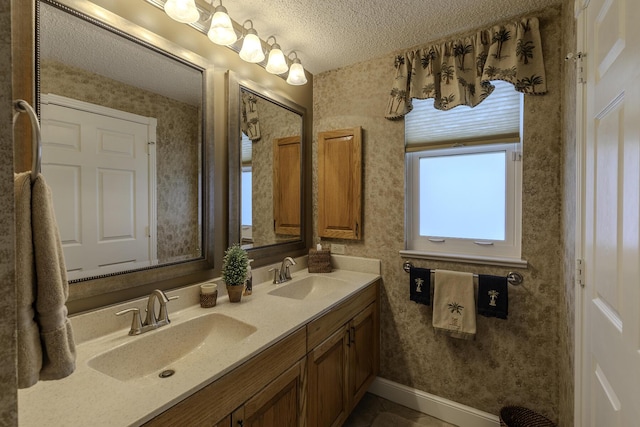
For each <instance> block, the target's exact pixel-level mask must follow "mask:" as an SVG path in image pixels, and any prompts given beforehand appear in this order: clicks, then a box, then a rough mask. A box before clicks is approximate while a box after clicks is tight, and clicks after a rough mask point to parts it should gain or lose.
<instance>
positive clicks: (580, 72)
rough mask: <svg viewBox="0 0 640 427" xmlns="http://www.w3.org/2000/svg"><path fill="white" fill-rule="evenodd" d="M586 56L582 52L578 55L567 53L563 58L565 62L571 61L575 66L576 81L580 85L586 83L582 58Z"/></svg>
mask: <svg viewBox="0 0 640 427" xmlns="http://www.w3.org/2000/svg"><path fill="white" fill-rule="evenodd" d="M585 56H587V54H586V53H584V52H578V53H573V52H571V53H569V54H568V55H567V56H565V57H564V60H565V61H573V62H575V64H576V79H577V80H578V83H580V84H585V83H586V82H587V77H586V75H585V69H584V57H585Z"/></svg>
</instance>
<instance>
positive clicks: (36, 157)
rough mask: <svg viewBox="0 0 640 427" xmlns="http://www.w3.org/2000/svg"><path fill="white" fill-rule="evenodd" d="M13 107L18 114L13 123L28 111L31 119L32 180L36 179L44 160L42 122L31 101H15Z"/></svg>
mask: <svg viewBox="0 0 640 427" xmlns="http://www.w3.org/2000/svg"><path fill="white" fill-rule="evenodd" d="M13 108H14V110H15V111H16V114H15V115H14V116H13V124H14V125H15V123H16V120H17V119H18V114H20V113H27V115H28V116H29V119H30V120H31V133H32V138H31V156H32V159H31V182H33V181H35V180H36V178H37V177H38V173H40V162H41V160H42V136H41V134H40V122H39V121H38V116H37V114H36V112H35V111H34V109H33V108H32V107H31V105H29V103H28V102H27V101H25V100H23V99H18V100H16V101H14V102H13Z"/></svg>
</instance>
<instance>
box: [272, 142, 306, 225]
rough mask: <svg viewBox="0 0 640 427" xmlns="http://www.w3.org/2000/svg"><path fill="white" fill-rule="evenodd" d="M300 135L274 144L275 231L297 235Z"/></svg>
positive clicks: (300, 159)
mask: <svg viewBox="0 0 640 427" xmlns="http://www.w3.org/2000/svg"><path fill="white" fill-rule="evenodd" d="M301 161H302V157H301V151H300V135H297V136H289V137H286V138H278V139H276V140H275V141H274V144H273V222H274V228H275V230H274V231H275V233H276V234H285V235H291V236H299V235H300V188H301V187H300V162H301Z"/></svg>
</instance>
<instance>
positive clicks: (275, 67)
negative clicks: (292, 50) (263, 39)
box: [265, 43, 289, 74]
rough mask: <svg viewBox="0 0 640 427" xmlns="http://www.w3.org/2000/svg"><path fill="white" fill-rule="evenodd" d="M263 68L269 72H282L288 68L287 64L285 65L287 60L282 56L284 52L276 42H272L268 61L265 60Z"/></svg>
mask: <svg viewBox="0 0 640 427" xmlns="http://www.w3.org/2000/svg"><path fill="white" fill-rule="evenodd" d="M265 69H266V70H267V71H268V72H270V73H271V74H284V73H286V72H287V70H288V69H289V65H287V60H286V59H285V58H284V53H282V50H281V49H280V45H279V44H278V43H274V44H273V45H272V46H271V51H270V52H269V61H267V66H266V67H265Z"/></svg>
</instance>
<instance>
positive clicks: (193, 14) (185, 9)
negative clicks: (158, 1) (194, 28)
mask: <svg viewBox="0 0 640 427" xmlns="http://www.w3.org/2000/svg"><path fill="white" fill-rule="evenodd" d="M164 11H165V12H166V13H167V15H169V17H170V18H171V19H174V20H176V21H178V22H182V23H183V24H193V23H194V22H196V21H198V19H200V12H198V9H197V8H196V1H195V0H167V2H166V3H165V4H164Z"/></svg>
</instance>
